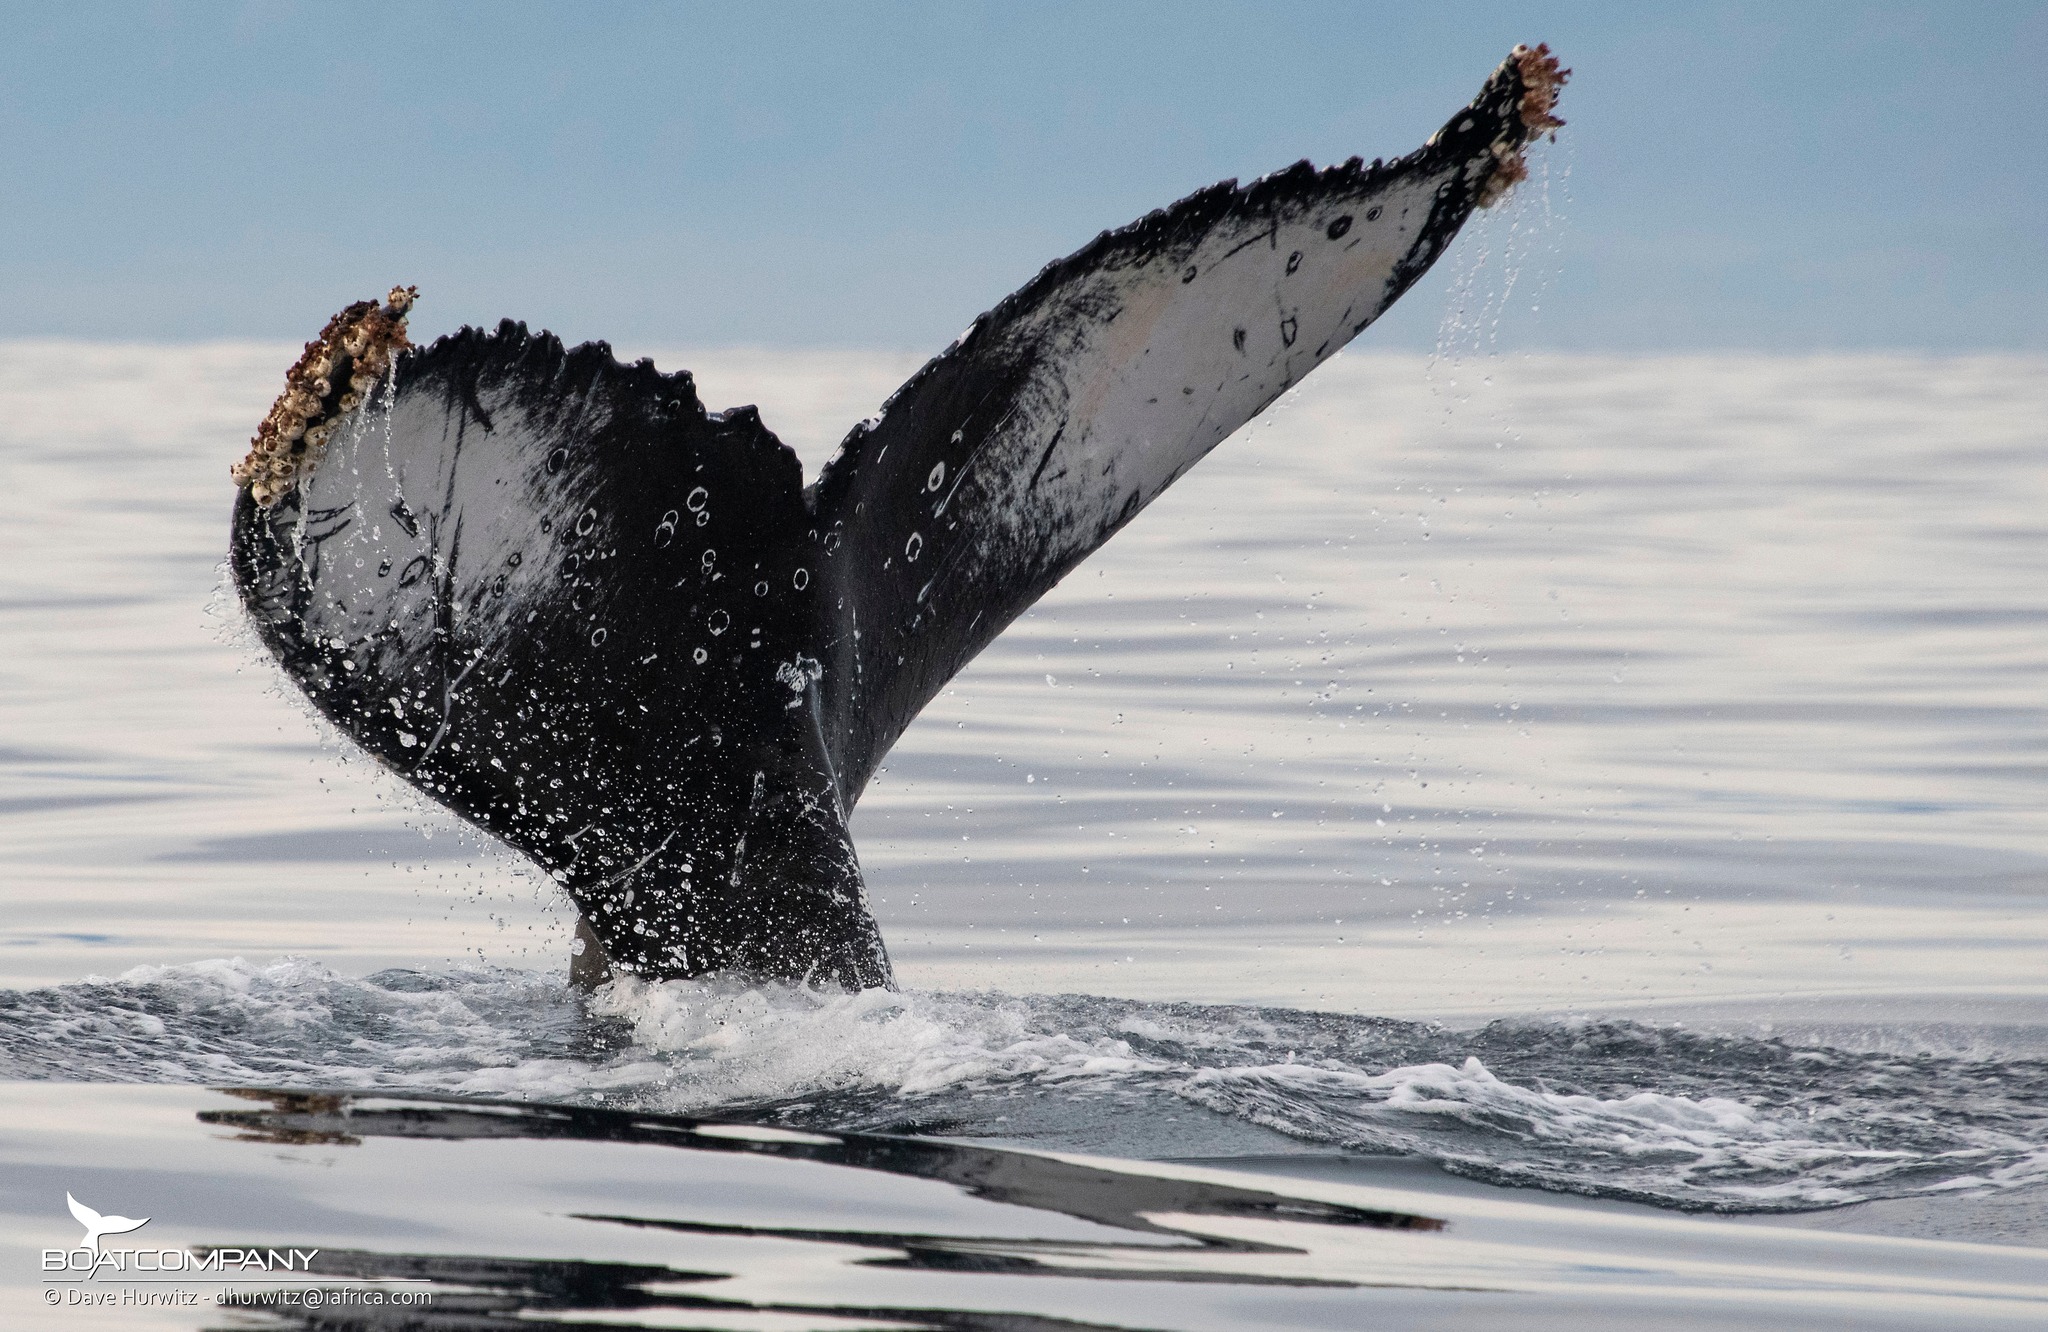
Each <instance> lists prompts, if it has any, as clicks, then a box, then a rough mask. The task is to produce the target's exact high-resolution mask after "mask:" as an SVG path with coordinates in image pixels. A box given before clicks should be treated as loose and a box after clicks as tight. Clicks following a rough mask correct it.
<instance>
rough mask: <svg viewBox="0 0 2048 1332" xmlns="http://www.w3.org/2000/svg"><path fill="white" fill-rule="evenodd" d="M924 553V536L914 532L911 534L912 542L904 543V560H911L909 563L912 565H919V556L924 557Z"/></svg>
mask: <svg viewBox="0 0 2048 1332" xmlns="http://www.w3.org/2000/svg"><path fill="white" fill-rule="evenodd" d="M923 553H924V536H923V534H922V533H919V532H912V533H911V534H910V540H908V541H906V542H904V543H903V558H904V559H906V560H909V561H910V562H911V563H912V564H916V563H917V557H918V556H919V555H922V554H923Z"/></svg>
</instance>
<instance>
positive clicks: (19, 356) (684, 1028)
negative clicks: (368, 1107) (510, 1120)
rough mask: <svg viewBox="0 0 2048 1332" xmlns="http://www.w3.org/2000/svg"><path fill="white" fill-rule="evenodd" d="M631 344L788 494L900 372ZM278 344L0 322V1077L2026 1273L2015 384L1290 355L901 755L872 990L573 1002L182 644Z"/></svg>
mask: <svg viewBox="0 0 2048 1332" xmlns="http://www.w3.org/2000/svg"><path fill="white" fill-rule="evenodd" d="M624 350H627V351H629V352H631V353H632V354H639V353H640V352H641V351H642V350H647V349H637V348H636V349H624ZM652 354H654V355H655V356H656V359H657V362H658V363H659V364H660V365H661V366H662V367H663V368H664V369H669V368H678V367H682V368H691V369H694V370H695V371H696V372H697V373H698V378H699V383H700V388H701V390H702V392H703V395H704V397H705V398H706V400H707V402H709V403H710V405H711V406H713V407H714V408H719V407H724V406H729V405H736V404H739V403H742V402H748V401H753V402H759V403H760V404H761V406H762V410H763V414H764V416H765V418H766V419H767V421H768V423H769V424H770V426H771V427H773V428H775V429H777V430H778V431H780V432H781V433H782V434H783V437H784V438H785V439H787V440H789V441H790V442H791V443H793V444H794V445H795V446H796V447H797V448H798V449H799V451H800V452H801V453H802V454H803V455H804V457H805V460H806V463H807V466H808V467H809V469H810V470H812V471H815V469H816V467H817V466H818V465H819V463H821V462H822V460H823V458H824V457H825V456H827V455H828V454H829V452H830V449H831V447H832V445H833V443H834V441H836V439H837V437H838V436H839V434H840V433H842V431H843V430H844V428H845V426H846V425H847V424H848V423H850V422H851V421H853V420H855V419H858V418H859V417H860V416H862V415H865V414H867V413H869V412H871V411H872V410H873V408H874V407H875V406H876V405H877V404H878V403H879V402H880V401H881V399H882V398H883V397H884V396H885V395H886V393H887V392H888V390H889V389H890V388H892V387H893V386H894V385H895V384H896V383H897V382H899V381H900V380H901V378H902V377H903V376H904V375H905V374H907V373H908V372H909V370H911V369H913V368H914V366H915V358H906V357H900V356H889V355H882V354H866V353H839V352H833V353H825V352H815V353H785V352H772V353H771V352H765V351H764V352H750V351H733V350H720V351H698V352H687V351H683V352H675V351H664V350H660V349H652ZM291 356H292V349H290V348H283V347H275V346H267V345H209V346H198V347H177V348H166V347H145V346H112V345H101V344H77V343H21V342H17V343H10V344H0V459H4V460H5V471H4V475H5V478H6V485H5V486H4V487H0V878H4V888H0V900H4V901H5V903H6V905H7V907H8V910H7V912H6V913H5V916H4V918H0V1077H4V1078H14V1079H31V1080H38V1079H60V1080H61V1079H74V1080H89V1081H103V1082H197V1083H206V1084H214V1085H218V1084H223V1083H237V1084H261V1085H267V1086H300V1087H314V1086H319V1087H336V1086H343V1087H357V1088H365V1089H379V1090H385V1091H398V1090H425V1091H434V1092H442V1093H457V1094H465V1095H488V1096H496V1097H510V1098H515V1099H539V1100H547V1101H552V1102H563V1103H572V1104H577V1105H584V1106H591V1107H600V1108H606V1107H608V1108H613V1109H638V1110H644V1111H649V1112H662V1113H670V1114H692V1115H710V1116H717V1117H725V1118H743V1119H748V1120H753V1121H756V1122H762V1123H769V1124H775V1125H782V1126H785V1127H787V1128H791V1129H796V1130H803V1131H821V1130H832V1131H838V1130H864V1131H871V1132H886V1133H916V1134H926V1135H938V1136H942V1137H954V1138H971V1139H976V1140H989V1141H1000V1142H1007V1143H1012V1144H1023V1145H1028V1146H1031V1147H1035V1148H1040V1149H1046V1150H1055V1151H1090V1152H1097V1153H1103V1154H1107V1155H1110V1156H1117V1157H1123V1158H1131V1159H1135V1158H1147V1159H1166V1158H1200V1159H1204V1160H1225V1159H1228V1160H1246V1159H1253V1158H1256V1159H1259V1160H1268V1161H1281V1160H1286V1159H1296V1160H1301V1161H1307V1160H1311V1159H1314V1160H1336V1159H1355V1160H1368V1159H1369V1160H1387V1159H1392V1158H1399V1159H1400V1160H1403V1161H1408V1162H1415V1163H1422V1164H1424V1165H1427V1166H1429V1167H1430V1168H1432V1169H1440V1170H1442V1171H1445V1172H1448V1173H1449V1176H1452V1177H1457V1178H1462V1179H1465V1180H1468V1181H1477V1182H1479V1183H1480V1184H1484V1185H1489V1186H1508V1187H1516V1188H1528V1189H1535V1190H1548V1191H1551V1193H1553V1194H1573V1195H1581V1196H1588V1195H1589V1196H1592V1197H1594V1198H1600V1199H1606V1200H1609V1201H1629V1202H1640V1203H1648V1204H1652V1205H1655V1206H1658V1207H1662V1208H1667V1209H1671V1208H1676V1209H1689V1210H1698V1211H1712V1212H1722V1213H1757V1214H1769V1215H1774V1216H1777V1217H1779V1219H1781V1220H1783V1219H1788V1218H1791V1219H1798V1217H1799V1216H1805V1217H1806V1219H1807V1220H1814V1219H1815V1216H1816V1215H1818V1216H1821V1217H1826V1216H1835V1215H1842V1216H1847V1215H1850V1213H1841V1214H1835V1213H1822V1214H1809V1213H1810V1209H1816V1208H1831V1207H1839V1206H1842V1205H1845V1204H1862V1209H1861V1210H1860V1211H1857V1210H1856V1209H1853V1208H1852V1212H1853V1213H1854V1215H1856V1216H1860V1217H1862V1218H1864V1220H1863V1221H1861V1222H1857V1223H1856V1224H1862V1225H1865V1226H1866V1228H1879V1229H1890V1230H1893V1231H1899V1232H1904V1233H1911V1234H1920V1235H1946V1234H1960V1235H1966V1236H1967V1237H1969V1238H1974V1239H1989V1240H1993V1241H1997V1242H2003V1243H2021V1242H2033V1243H2040V1242H2042V1236H2043V1235H2048V1222H2044V1219H2043V1217H2044V1213H2048V1203H2044V1202H2043V1201H2042V1199H2043V1198H2044V1196H2048V1006H2044V1005H2048V966H2044V964H2048V800H2044V797H2048V362H2044V361H2042V360H2041V359H2039V358H2033V359H2028V358H1997V357H1982V358H1945V359H1932V358H1910V357H1881V356H1854V357H1813V358H1790V357H1756V356H1735V355H1729V356H1698V357H1684V358H1648V357H1644V358H1589V357H1512V358H1510V357H1499V358H1495V357H1485V356H1470V357H1466V358H1463V359H1456V358H1446V359H1429V358H1422V357H1407V356H1393V355H1372V354H1365V355H1350V356H1346V357H1344V358H1342V359H1340V360H1338V361H1336V362H1333V363H1331V364H1330V365H1328V366H1326V367H1324V368H1323V369H1322V370H1320V371H1318V372H1317V374H1316V375H1315V376H1314V377H1313V378H1311V379H1310V380H1309V381H1308V383H1307V384H1306V385H1305V386H1303V387H1302V388H1301V389H1300V390H1298V391H1297V392H1296V393H1295V394H1294V395H1293V396H1292V397H1290V399H1288V400H1287V401H1285V402H1283V403H1282V404H1281V405H1279V406H1277V407H1276V408H1275V409H1274V410H1273V411H1271V412H1269V413H1268V415H1267V416H1266V417H1265V418H1262V419H1261V420H1260V421H1258V422H1256V423H1254V424H1253V425H1252V426H1251V427H1250V428H1248V429H1247V430H1246V431H1244V432H1242V433H1241V434H1240V435H1239V436H1238V437H1236V438H1234V439H1233V440H1231V441H1230V442H1228V443H1227V444H1225V445H1224V446H1223V447H1222V448H1221V449H1220V450H1218V451H1217V453H1216V454H1215V455H1213V456H1212V457H1211V458H1210V459H1208V460H1207V461H1206V462H1204V463H1203V464H1202V465H1201V466H1200V467H1198V468H1197V469H1195V471H1194V472H1192V473H1191V474H1190V475H1189V476H1188V477H1187V478H1185V479H1184V480H1182V481H1181V482H1180V483H1179V485H1177V486H1176V487H1175V489H1174V490H1173V491H1171V492H1169V493H1168V495H1167V496H1165V497H1164V498H1163V499H1162V500H1161V501H1159V502H1158V503H1157V504H1155V505H1154V506H1153V507H1152V508H1151V509H1150V510H1148V511H1147V512H1146V513H1145V514H1144V515H1142V516H1141V517H1140V518H1139V519H1138V520H1137V521H1136V522H1135V523H1134V524H1133V525H1132V526H1131V527H1130V528H1129V529H1128V530H1126V531H1125V532H1124V533H1123V534H1121V535H1119V536H1118V537H1117V538H1116V539H1115V540H1114V541H1113V542H1112V543H1111V544H1110V545H1109V546H1108V547H1107V548H1105V549H1104V550H1103V551H1102V552H1100V553H1099V554H1098V555H1097V556H1096V557H1095V558H1094V559H1093V560H1091V561H1090V562H1089V563H1088V564H1086V565H1084V566H1083V567H1082V568H1081V569H1080V570H1079V571H1077V572H1076V573H1075V574H1074V575H1073V576H1072V577H1070V579H1069V580H1068V581H1067V583H1066V584H1065V585H1063V586H1062V587H1061V588H1059V589H1058V590H1057V591H1055V593H1053V594H1052V595H1051V596H1050V597H1048V598H1047V599H1046V600H1045V601H1044V602H1043V603H1042V604H1041V605H1040V607H1039V608H1038V609H1037V610H1035V611H1034V612H1033V613H1032V614H1031V615H1030V616H1028V617H1027V618H1026V619H1024V620H1022V621H1020V622H1019V623H1018V624H1017V625H1015V626H1014V627H1013V628H1012V629H1011V630H1010V631H1009V632H1008V633H1007V634H1006V635H1005V636H1004V637H1003V638H1002V639H1001V640H999V641H998V642H997V643H996V644H995V645H994V646H993V647H992V648H991V649H990V650H989V651H987V652H986V653H984V654H983V656H982V657H981V659H979V660H978V661H977V662H975V663H974V664H973V665H972V666H971V667H970V668H969V669H968V670H967V671H966V672H964V673H963V674H962V675H961V676H960V677H959V678H958V679H957V680H956V681H955V683H954V685H953V687H952V688H951V689H949V690H948V691H947V693H946V694H945V695H944V696H943V697H941V698H940V699H938V700H937V701H935V702H934V704H933V705H932V706H931V708H930V709H928V711H927V712H926V714H925V715H924V717H923V718H922V719H920V721H919V722H918V723H917V724H916V725H915V726H914V727H913V728H912V729H911V730H910V732H909V733H908V734H907V735H906V736H905V737H904V739H903V741H902V742H901V744H900V745H899V747H898V749H897V750H896V752H895V753H894V754H893V755H892V756H891V758H890V760H889V761H888V763H887V766H886V769H885V771H884V772H883V773H882V774H881V775H880V776H879V777H878V778H877V780H876V782H875V783H874V785H873V786H872V787H871V789H870V790H869V791H868V793H867V794H866V796H865V797H864V799H863V801H862V804H861V806H860V809H859V811H858V814H857V816H856V819H855V823H854V830H855V835H856V839H857V841H858V843H859V846H860V850H861V854H862V858H863V863H864V865H865V867H866V871H867V875H868V879H869V885H870V892H871V894H872V897H873V902H874V907H875V912H876V915H877V917H878V918H879V920H880V922H881V925H882V928H883V932H884V934H885V936H886V937H887V939H888V940H889V943H890V946H891V949H892V952H893V955H894V957H895V960H896V964H897V970H898V976H899V980H900V981H901V983H902V985H903V987H904V988H903V990H902V991H901V992H900V993H890V994H884V993H879V992H878V993H873V994H867V995H859V996H846V995H817V994H809V993H805V992H801V991H792V990H750V989H745V988H738V987H734V986H730V985H719V984H681V985H667V986H648V985H641V984H636V983H630V982H629V983H625V984H621V985H619V986H616V987H614V988H613V989H612V990H611V991H609V992H607V993H605V994H603V995H601V996H599V997H598V998H597V1000H595V1001H594V1002H592V1003H590V1004H587V1005H586V1004H583V1003H580V1002H579V1001H578V1000H576V999H575V998H574V997H572V996H571V995H570V994H569V993H568V992H567V991H566V989H565V986H564V983H563V982H564V975H565V967H566V956H567V927H568V925H569V924H571V923H572V922H573V917H572V916H571V915H569V914H568V913H567V912H566V911H564V910H563V909H562V908H561V907H559V906H558V905H557V904H556V903H555V902H554V901H553V900H552V898H551V896H550V893H549V891H548V889H547V886H546V884H545V883H544V882H543V881H541V880H540V879H539V877H538V876H536V875H533V874H531V873H529V872H527V871H526V870H525V869H524V868H523V867H522V866H521V865H520V864H519V863H517V862H516V861H514V860H513V859H511V858H509V857H508V856H506V855H505V854H503V853H501V852H499V851H497V850H496V849H494V848H493V847H491V846H489V845H485V844H481V843H479V842H478V841H477V840H476V839H474V838H473V837H472V836H471V835H469V834H466V833H465V832H464V831H463V830H461V829H460V828H458V827H456V826H455V825H454V824H453V823H452V822H451V821H450V820H449V819H447V818H446V816H444V815H441V814H439V813H438V812H436V811H434V810H432V809H430V808H426V807H422V806H420V805H418V804H417V803H415V802H413V801H412V800H411V799H410V798H409V797H408V796H406V795H405V794H404V792H403V790H402V789H401V788H400V787H399V786H398V785H397V784H396V783H395V782H393V781H391V780H390V779H389V778H387V777H384V776H383V775H381V774H380V773H379V772H378V771H377V770H376V769H375V767H374V766H373V765H371V764H369V763H368V762H366V761H364V760H362V759H361V758H359V757H354V756H352V755H351V754H350V753H349V751H348V748H347V746H346V744H345V743H343V742H341V741H339V740H338V739H337V738H336V737H335V736H334V735H332V734H331V733H328V732H326V731H325V730H324V729H323V728H322V726H321V725H320V724H319V723H317V722H316V721H315V720H314V719H313V717H312V716H311V714H310V711H309V710H308V709H307V708H306V707H305V706H304V705H303V704H302V703H301V702H300V701H299V700H298V699H297V698H296V697H293V696H291V695H290V694H289V693H287V692H286V690H285V688H284V687H283V685H282V683H281V681H280V680H279V679H278V678H277V677H276V675H275V673H274V672H273V671H272V670H271V669H270V667H269V666H268V664H267V663H266V662H265V661H264V660H263V659H262V657H261V655H260V653H259V652H258V650H257V649H256V648H255V647H254V646H253V644H252V642H251V640H250V639H249V637H248V636H247V634H246V633H245V632H244V631H243V630H242V629H241V627H240V624H239V619H238V614H237V612H236V610H235V608H234V605H233V600H232V597H231V596H229V595H227V594H226V593H225V591H224V584H223V582H222V574H221V569H220V562H221V558H222V555H223V549H224V543H225V538H226V531H227V513H228V507H229V502H230V499H231V491H230V487H229V483H228V480H227V476H226V469H227V466H228V464H229V463H230V462H231V461H233V460H234V459H235V458H237V457H239V456H240V453H241V452H242V450H243V448H244V446H245V441H246V438H247V435H248V433H249V432H250V430H251V428H252V426H253V423H254V422H255V421H256V420H257V419H258V418H259V417H260V415H261V413H262V411H263V410H264V408H265V406H266V405H267V403H268V401H269V399H270V397H271V396H272V394H273V393H274V392H275V391H276V387H277V385H278V383H279V382H280V379H281V375H282V372H283V369H284V367H285V366H286V365H287V364H288V363H289V361H290V359H291ZM1530 1196H1533V1197H1539V1198H1540V1197H1543V1196H1546V1195H1543V1194H1532V1195H1530ZM1886 1209H1890V1210H1886Z"/></svg>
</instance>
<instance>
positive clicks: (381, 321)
mask: <svg viewBox="0 0 2048 1332" xmlns="http://www.w3.org/2000/svg"><path fill="white" fill-rule="evenodd" d="M418 299H419V288H417V287H393V288H392V289H391V291H390V293H389V294H388V295H386V296H385V298H384V304H383V305H381V306H380V305H378V304H377V302H375V301H357V302H356V303H355V304H353V305H351V306H349V307H348V308H347V309H345V310H343V311H342V312H341V313H339V314H337V315H335V316H334V318H332V319H330V320H328V321H327V327H325V328H323V329H321V330H320V336H319V337H317V338H315V339H313V341H311V342H309V343H307V344H306V349H305V351H303V352H302V353H300V355H299V359H298V361H297V363H296V364H294V365H293V366H292V368H291V369H290V370H289V371H287V372H286V373H285V377H284V392H283V393H281V394H279V395H278V398H277V401H276V402H274V403H272V404H271V405H270V414H269V415H267V416H265V417H264V418H263V424H262V425H260V426H258V427H257V428H256V435H255V438H253V439H251V440H250V441H249V454H248V456H247V457H245V458H243V459H242V461H240V462H238V463H236V464H235V465H234V466H233V467H231V468H229V469H228V474H229V475H230V476H232V477H234V479H235V484H236V485H238V486H247V487H248V488H249V497H250V498H251V499H253V500H255V501H256V503H257V504H258V505H259V506H260V507H262V508H265V509H268V508H270V507H272V506H273V505H275V504H276V503H277V502H278V501H279V500H281V499H283V498H284V497H285V496H286V495H288V494H290V493H291V490H292V487H294V486H296V485H297V484H298V483H299V478H300V477H302V476H304V475H305V474H306V473H308V472H310V471H312V469H313V468H314V467H315V466H316V465H317V464H318V463H319V461H320V454H321V452H322V451H323V450H324V449H325V448H326V447H327V436H328V434H329V433H330V432H331V431H332V430H333V429H334V426H335V424H336V423H337V422H338V421H339V420H340V419H341V418H342V417H344V416H346V415H348V414H349V413H350V412H352V411H354V410H355V409H356V408H358V407H360V406H362V405H363V403H364V402H365V401H367V400H368V398H369V396H370V392H371V390H373V389H374V388H376V386H377V381H378V380H380V379H382V378H383V377H384V375H385V373H386V372H387V371H389V370H390V368H391V362H392V358H393V357H395V356H396V355H397V354H398V353H399V352H401V351H404V350H405V349H406V348H407V347H410V346H411V345H412V343H411V341H410V340H408V339H407V337H406V335H405V317H406V315H407V313H408V312H410V311H411V309H412V307H413V302H414V301H416V300H418Z"/></svg>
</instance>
